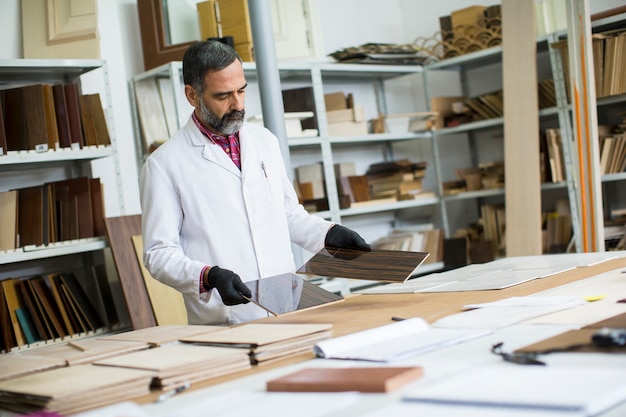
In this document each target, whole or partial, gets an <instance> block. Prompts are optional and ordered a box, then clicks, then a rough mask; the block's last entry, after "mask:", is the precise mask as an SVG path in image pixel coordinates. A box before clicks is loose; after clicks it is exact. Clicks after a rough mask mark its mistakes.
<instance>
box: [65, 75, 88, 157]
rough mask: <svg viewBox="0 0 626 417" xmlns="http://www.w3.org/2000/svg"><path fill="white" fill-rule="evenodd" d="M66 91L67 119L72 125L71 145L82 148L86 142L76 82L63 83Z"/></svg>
mask: <svg viewBox="0 0 626 417" xmlns="http://www.w3.org/2000/svg"><path fill="white" fill-rule="evenodd" d="M63 91H64V93H65V104H66V106H67V120H68V122H69V125H70V141H71V146H76V147H79V148H81V149H82V147H83V145H84V144H85V138H84V136H83V122H82V118H81V115H80V104H79V101H80V99H79V91H78V86H77V85H76V84H72V83H68V84H63Z"/></svg>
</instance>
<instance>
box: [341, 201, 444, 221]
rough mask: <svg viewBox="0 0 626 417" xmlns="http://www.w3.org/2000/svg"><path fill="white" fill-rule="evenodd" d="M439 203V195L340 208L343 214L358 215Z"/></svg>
mask: <svg viewBox="0 0 626 417" xmlns="http://www.w3.org/2000/svg"><path fill="white" fill-rule="evenodd" d="M437 203H439V199H438V198H437V197H421V198H416V199H413V200H402V201H395V202H392V203H379V204H376V203H370V204H368V205H366V206H362V207H351V208H347V209H342V210H340V214H341V215H342V216H356V215H359V214H368V213H380V212H384V211H396V210H401V209H406V208H413V207H421V206H432V205H434V204H437Z"/></svg>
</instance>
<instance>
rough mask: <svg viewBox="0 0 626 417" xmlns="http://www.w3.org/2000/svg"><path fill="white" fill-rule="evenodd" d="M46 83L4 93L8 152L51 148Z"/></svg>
mask: <svg viewBox="0 0 626 417" xmlns="http://www.w3.org/2000/svg"><path fill="white" fill-rule="evenodd" d="M43 89H44V87H43V85H42V84H33V85H27V86H23V87H16V88H10V89H7V90H2V92H1V93H0V94H2V96H3V99H4V126H5V130H6V139H7V147H8V150H11V151H17V150H35V149H38V148H39V147H40V146H41V145H45V146H46V147H47V146H48V139H47V127H46V112H45V104H44V92H43Z"/></svg>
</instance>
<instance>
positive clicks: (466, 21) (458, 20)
mask: <svg viewBox="0 0 626 417" xmlns="http://www.w3.org/2000/svg"><path fill="white" fill-rule="evenodd" d="M486 9H487V8H486V7H485V6H470V7H466V8H464V9H460V10H455V11H453V12H452V13H450V19H451V20H452V30H453V31H454V39H459V38H461V37H464V36H468V35H472V34H474V33H475V32H478V30H479V29H480V28H481V27H483V26H484V21H485V10H486Z"/></svg>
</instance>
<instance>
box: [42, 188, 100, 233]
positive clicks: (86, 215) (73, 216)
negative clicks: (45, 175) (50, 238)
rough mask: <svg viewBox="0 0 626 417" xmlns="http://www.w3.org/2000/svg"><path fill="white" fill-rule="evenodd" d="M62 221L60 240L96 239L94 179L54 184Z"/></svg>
mask: <svg viewBox="0 0 626 417" xmlns="http://www.w3.org/2000/svg"><path fill="white" fill-rule="evenodd" d="M52 184H53V186H54V190H55V191H54V192H55V197H56V202H57V207H60V208H61V210H60V213H59V218H60V219H61V227H60V231H61V233H60V239H61V240H72V239H83V238H89V237H94V231H95V228H94V217H93V213H94V210H93V207H92V192H91V184H92V179H91V178H88V177H77V178H68V179H66V180H60V181H55V182H54V183H52Z"/></svg>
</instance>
